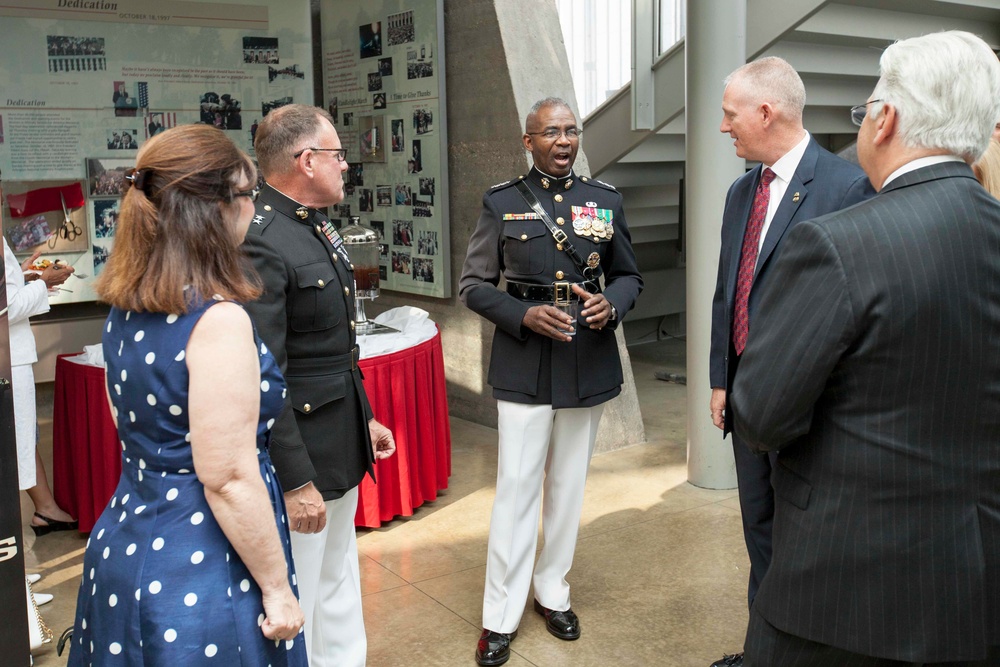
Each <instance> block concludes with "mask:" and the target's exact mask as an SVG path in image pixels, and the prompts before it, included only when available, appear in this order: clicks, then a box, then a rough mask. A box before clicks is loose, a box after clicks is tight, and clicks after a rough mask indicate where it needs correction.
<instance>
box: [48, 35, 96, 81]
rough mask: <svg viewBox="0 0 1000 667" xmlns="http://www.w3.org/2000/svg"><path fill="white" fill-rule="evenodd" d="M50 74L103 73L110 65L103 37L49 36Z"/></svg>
mask: <svg viewBox="0 0 1000 667" xmlns="http://www.w3.org/2000/svg"><path fill="white" fill-rule="evenodd" d="M45 41H46V46H47V50H48V56H49V72H52V73H59V72H103V71H105V70H106V69H107V67H108V63H107V58H106V56H105V53H104V38H103V37H72V36H66V35H47V36H46V38H45Z"/></svg>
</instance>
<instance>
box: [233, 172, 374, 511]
mask: <svg viewBox="0 0 1000 667" xmlns="http://www.w3.org/2000/svg"><path fill="white" fill-rule="evenodd" d="M297 211H301V212H302V215H304V216H305V218H304V219H303V218H301V217H300V216H299V215H298V214H297ZM243 246H244V248H245V249H246V250H247V252H248V254H249V256H250V259H251V261H252V262H253V266H254V268H255V269H256V270H257V273H258V274H260V277H261V280H262V282H263V284H264V293H263V294H262V295H261V297H260V298H259V299H258V300H257V301H255V302H253V303H249V304H247V306H246V309H247V311H249V313H250V316H251V317H252V318H253V321H254V324H255V325H256V327H257V332H258V334H259V335H260V337H261V339H262V340H263V341H264V343H265V344H266V345H267V347H269V348H270V349H271V352H272V354H274V357H275V359H277V361H278V364H279V365H280V367H281V372H282V373H283V374H284V376H285V381H286V382H287V383H288V392H287V394H286V396H285V408H284V410H283V412H282V414H281V416H280V417H279V418H278V420H277V422H275V424H274V429H273V431H272V436H271V459H272V460H273V461H274V466H275V468H276V469H277V474H278V479H279V481H280V482H281V485H282V488H284V489H285V490H286V491H292V490H294V489H297V488H299V487H301V486H304V485H305V484H307V483H308V482H313V484H314V485H315V486H316V488H317V489H318V490H319V491H320V493H322V494H323V499H324V500H332V499H334V498H339V497H341V496H343V495H344V493H346V492H347V491H349V490H350V489H352V488H354V487H355V486H357V485H358V484H359V483H360V482H361V479H362V478H363V477H364V476H365V473H369V474H371V475H372V477H373V478H374V468H373V464H374V458H373V456H372V449H371V436H370V435H369V433H368V420H369V419H371V418H372V410H371V406H370V405H369V404H368V398H367V396H366V395H365V390H364V387H363V386H362V384H361V371H360V370H358V368H357V359H358V351H357V345H356V341H355V336H354V273H353V268H352V266H351V263H350V260H349V259H348V256H347V252H346V249H345V248H344V246H343V242H342V241H341V239H340V236H339V234H337V232H336V230H335V229H334V228H333V226H332V225H331V224H330V221H329V219H328V218H327V217H326V216H324V215H323V214H322V213H320V212H319V211H317V210H315V209H311V208H306V207H303V206H301V205H300V204H299V203H298V202H296V201H293V200H292V199H289V198H288V197H286V196H284V195H283V194H281V193H280V192H278V191H277V190H275V189H274V188H272V187H270V186H264V189H263V190H262V191H261V193H260V197H258V199H257V203H256V215H255V216H254V219H253V222H252V223H251V225H250V229H249V231H248V232H247V237H246V240H245V241H244V244H243Z"/></svg>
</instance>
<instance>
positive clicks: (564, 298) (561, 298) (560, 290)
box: [552, 280, 573, 306]
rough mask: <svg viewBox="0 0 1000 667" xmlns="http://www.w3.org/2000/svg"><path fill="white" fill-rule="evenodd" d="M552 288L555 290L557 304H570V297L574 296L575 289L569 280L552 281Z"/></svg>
mask: <svg viewBox="0 0 1000 667" xmlns="http://www.w3.org/2000/svg"><path fill="white" fill-rule="evenodd" d="M552 288H553V290H554V291H555V299H554V302H555V305H557V306H566V305H568V304H569V301H570V297H572V296H573V290H572V289H571V287H570V282H569V281H567V280H562V281H559V282H555V283H552Z"/></svg>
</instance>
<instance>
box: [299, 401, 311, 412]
mask: <svg viewBox="0 0 1000 667" xmlns="http://www.w3.org/2000/svg"><path fill="white" fill-rule="evenodd" d="M312 409H313V406H311V405H309V404H308V403H306V404H305V405H303V406H302V412H309V411H310V410H312Z"/></svg>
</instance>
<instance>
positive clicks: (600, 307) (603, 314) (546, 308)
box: [521, 283, 611, 343]
mask: <svg viewBox="0 0 1000 667" xmlns="http://www.w3.org/2000/svg"><path fill="white" fill-rule="evenodd" d="M572 288H573V293H574V294H576V295H577V296H578V297H580V302H581V303H582V304H583V311H582V312H581V313H580V315H581V316H583V317H584V318H585V321H586V322H587V324H588V325H590V328H591V329H597V330H601V329H603V328H604V327H605V325H607V323H608V320H610V319H611V302H610V301H608V300H607V299H606V298H605V296H604V295H603V294H591V293H590V292H588V291H587V290H585V289H583V288H582V287H581V286H580V285H578V284H575V283H574V284H573V285H572ZM521 324H523V325H524V326H526V327H528V328H529V329H531V330H532V331H534V332H535V333H537V334H541V335H542V336H548V337H549V338H552V339H554V340H561V341H563V342H567V343H568V342H569V341H571V340H573V337H572V336H570V335H568V334H564V333H562V332H561V331H559V329H560V328H561V329H567V328H571V327H575V326H576V321H575V320H574V319H573V318H572V317H570V316H569V315H567V314H566V313H564V312H562V311H561V310H559V309H558V308H556V307H555V306H551V305H548V304H540V305H538V306H532V307H531V308H529V309H528V312H526V313H525V314H524V319H523V320H521Z"/></svg>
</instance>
